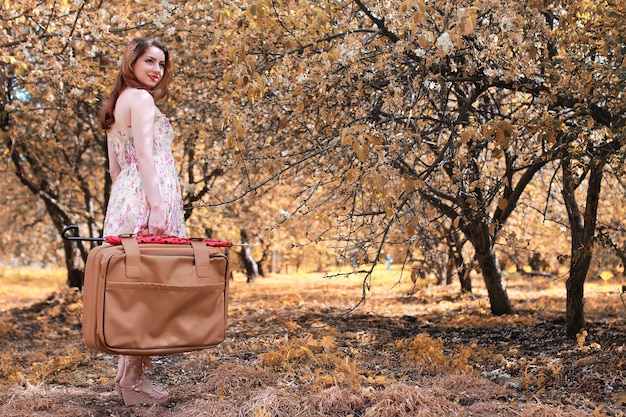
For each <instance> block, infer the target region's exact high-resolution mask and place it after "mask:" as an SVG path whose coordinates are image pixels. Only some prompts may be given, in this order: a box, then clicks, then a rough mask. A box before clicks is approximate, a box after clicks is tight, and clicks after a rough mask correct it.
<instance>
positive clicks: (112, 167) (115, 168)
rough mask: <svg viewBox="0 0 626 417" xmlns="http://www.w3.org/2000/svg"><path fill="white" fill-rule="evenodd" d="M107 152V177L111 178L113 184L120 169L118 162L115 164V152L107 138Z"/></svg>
mask: <svg viewBox="0 0 626 417" xmlns="http://www.w3.org/2000/svg"><path fill="white" fill-rule="evenodd" d="M107 152H108V154H109V155H108V157H109V175H110V176H111V181H113V182H114V183H115V180H116V179H117V176H118V175H120V171H121V170H122V168H121V167H120V164H119V162H117V158H116V157H115V151H114V150H113V144H112V143H111V141H110V140H109V139H108V138H107Z"/></svg>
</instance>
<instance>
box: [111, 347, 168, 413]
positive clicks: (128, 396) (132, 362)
mask: <svg viewBox="0 0 626 417" xmlns="http://www.w3.org/2000/svg"><path fill="white" fill-rule="evenodd" d="M146 359H148V362H146ZM149 359H150V358H146V357H141V356H124V366H125V367H126V366H132V367H133V368H134V369H135V371H136V372H137V374H138V375H139V377H138V378H137V380H136V381H135V383H134V384H133V385H131V386H130V387H123V386H121V385H120V384H119V382H116V384H115V386H116V389H117V392H118V393H119V395H120V396H121V397H122V400H124V405H126V406H131V405H153V404H162V403H164V402H165V401H167V400H168V398H169V394H168V393H167V391H164V390H162V389H160V388H158V387H156V386H154V385H152V393H151V394H149V393H147V392H145V391H144V390H143V388H144V384H145V383H146V382H148V381H147V379H146V377H145V375H144V369H145V368H148V367H150V362H149Z"/></svg>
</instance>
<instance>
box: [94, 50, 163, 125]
mask: <svg viewBox="0 0 626 417" xmlns="http://www.w3.org/2000/svg"><path fill="white" fill-rule="evenodd" d="M152 46H156V47H157V48H159V49H160V50H161V51H163V54H164V55H165V68H164V69H163V77H161V80H159V83H158V84H157V85H156V86H155V87H154V88H153V89H148V88H146V87H145V86H144V85H142V84H141V83H140V82H139V81H138V80H137V77H136V76H135V73H134V71H133V66H134V65H135V62H137V59H139V57H141V56H142V55H143V54H144V53H145V52H146V51H147V50H148V49H149V48H150V47H152ZM171 81H172V62H171V61H170V54H169V52H168V51H167V48H166V47H165V46H164V45H163V44H162V43H161V42H159V41H158V40H156V39H151V38H138V39H134V40H132V41H131V42H130V43H129V44H128V46H126V51H125V52H124V56H123V57H122V64H121V65H120V70H119V72H118V74H117V78H116V79H115V83H114V84H113V88H112V90H111V93H110V94H109V98H108V100H107V101H106V103H105V104H104V107H102V109H101V110H100V127H102V129H104V130H109V129H110V128H111V126H112V125H113V123H115V115H114V111H115V104H117V99H118V98H119V96H120V94H121V93H122V91H124V89H125V88H126V87H131V88H142V89H144V90H148V91H150V93H151V94H152V97H154V100H155V101H158V100H161V99H167V98H168V97H169V86H170V82H171Z"/></svg>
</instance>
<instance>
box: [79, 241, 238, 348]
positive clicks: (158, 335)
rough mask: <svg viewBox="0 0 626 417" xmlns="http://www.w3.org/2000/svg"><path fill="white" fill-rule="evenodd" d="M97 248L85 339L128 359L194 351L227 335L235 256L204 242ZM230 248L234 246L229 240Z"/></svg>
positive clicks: (86, 297) (89, 273) (89, 271)
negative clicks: (231, 262) (231, 258)
mask: <svg viewBox="0 0 626 417" xmlns="http://www.w3.org/2000/svg"><path fill="white" fill-rule="evenodd" d="M120 240H121V245H104V246H97V247H95V248H93V249H92V250H91V251H90V252H89V254H88V256H87V262H86V265H85V279H84V286H83V329H82V332H83V337H84V339H85V342H86V344H87V346H89V347H91V348H94V349H97V350H99V351H102V352H106V353H111V354H124V355H160V354H169V353H181V352H189V351H193V350H199V349H205V348H208V347H211V346H214V345H217V344H219V343H220V342H222V341H223V340H224V338H225V333H226V326H227V312H228V276H229V271H228V267H229V266H228V257H227V256H226V255H225V254H224V253H223V252H222V251H221V250H220V249H217V248H215V247H212V246H208V243H206V242H204V241H201V240H188V243H187V244H161V243H141V244H140V243H138V240H139V239H138V238H135V237H121V239H120ZM227 243H230V242H227Z"/></svg>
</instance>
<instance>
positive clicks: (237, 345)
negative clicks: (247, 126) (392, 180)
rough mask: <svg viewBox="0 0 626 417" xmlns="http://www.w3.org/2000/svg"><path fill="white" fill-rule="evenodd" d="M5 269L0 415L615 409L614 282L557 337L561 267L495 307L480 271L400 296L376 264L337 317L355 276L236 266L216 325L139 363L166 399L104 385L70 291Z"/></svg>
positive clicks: (397, 284)
mask: <svg viewBox="0 0 626 417" xmlns="http://www.w3.org/2000/svg"><path fill="white" fill-rule="evenodd" d="M9 275H10V274H7V273H3V275H2V278H0V284H4V281H5V280H6V281H7V282H8V281H10V280H13V282H12V283H11V284H10V285H13V286H15V287H20V286H21V287H24V288H20V289H19V290H18V289H14V290H12V291H11V292H10V293H11V294H18V295H16V296H15V297H14V296H13V295H7V294H9V293H7V292H3V293H0V300H2V301H4V299H3V297H5V296H6V297H9V298H11V297H14V298H13V300H21V301H20V302H21V303H23V307H21V308H10V309H9V308H7V309H6V310H5V311H3V312H0V343H1V348H2V350H1V352H0V386H1V387H2V392H0V415H1V416H7V417H22V416H51V417H58V416H117V417H122V416H124V417H131V416H132V417H153V416H191V415H193V416H215V417H217V416H219V417H296V416H302V417H313V416H316V417H319V416H337V417H404V416H406V417H409V416H410V417H416V416H450V417H455V416H463V417H464V416H485V417H487V416H513V417H527V416H528V417H530V416H537V417H541V416H555V417H562V416H587V415H597V416H620V415H622V416H623V415H624V408H622V404H621V402H620V398H624V399H625V400H626V382H625V381H624V380H623V373H624V372H626V352H624V348H623V342H622V340H623V339H622V338H621V337H622V336H623V332H624V330H625V329H626V326H625V325H624V306H623V305H622V304H621V300H620V297H619V294H618V293H616V291H615V288H617V287H618V283H616V282H615V283H611V282H608V283H607V282H604V281H593V282H590V283H589V285H588V286H587V295H588V299H587V311H588V317H589V318H590V328H589V332H588V333H587V334H586V335H581V337H580V338H579V340H578V341H568V340H566V339H564V338H563V335H562V331H563V322H562V317H563V314H564V307H563V300H564V294H565V290H564V284H563V282H562V280H560V279H559V280H549V279H545V278H540V279H528V278H525V279H521V278H520V277H515V276H510V277H509V278H508V282H507V285H508V291H509V294H510V296H511V298H512V300H513V303H514V305H515V307H516V309H517V310H518V314H515V315H512V316H505V317H493V316H492V315H491V314H490V313H489V308H488V307H489V306H488V300H487V297H486V292H485V290H484V288H483V287H482V286H481V285H480V281H478V280H476V281H475V287H476V291H475V293H474V294H473V295H470V296H466V295H464V296H461V295H460V294H459V291H458V287H457V286H456V285H452V286H449V287H433V286H425V287H423V288H421V289H420V290H418V291H417V292H415V294H413V296H411V297H408V296H407V294H408V293H410V292H411V291H412V283H411V282H410V281H409V280H408V277H407V276H405V278H404V279H400V272H399V271H398V270H392V271H384V270H380V271H377V272H376V274H375V275H374V277H373V279H372V284H373V290H372V292H371V293H370V294H369V296H368V299H367V301H366V303H365V304H364V305H362V306H361V307H359V309H357V310H356V311H355V312H354V313H352V314H351V315H344V313H346V312H347V311H348V310H349V309H350V308H352V307H353V306H354V305H355V304H356V303H358V302H359V299H360V289H361V282H360V279H359V278H358V277H351V278H324V277H323V276H322V275H321V274H317V275H316V274H307V275H304V274H303V275H300V276H284V275H283V276H278V275H276V276H272V277H269V278H260V279H259V280H258V281H257V282H256V283H255V284H252V285H249V284H246V283H245V282H244V278H243V277H241V276H238V275H236V276H235V281H234V282H233V283H232V284H231V297H230V298H231V303H230V308H229V314H230V319H229V331H228V337H227V339H226V340H225V341H224V342H223V343H222V344H220V345H219V346H217V347H215V348H213V349H209V350H205V351H200V352H191V353H188V354H179V355H170V356H163V357H157V358H155V369H154V371H153V372H152V374H151V376H150V377H151V379H152V380H154V381H155V382H157V383H159V384H161V385H165V386H167V387H168V390H169V391H170V393H171V401H170V402H169V403H168V404H167V405H165V406H157V407H124V406H123V404H122V403H121V402H120V400H119V398H117V395H116V394H115V392H114V389H113V381H112V379H113V376H114V372H115V358H114V357H112V356H110V355H105V354H101V353H98V352H93V351H89V350H87V349H86V348H85V347H84V344H83V342H82V340H81V336H80V314H81V309H80V306H81V297H80V294H78V293H76V292H73V291H66V290H64V289H62V290H59V288H63V278H60V277H57V278H55V279H53V278H50V279H49V280H43V281H37V284H38V285H39V288H38V290H37V291H42V292H46V293H47V294H50V293H51V292H52V294H53V295H52V296H50V297H49V298H47V299H45V300H44V297H42V298H40V299H39V300H40V301H39V302H37V303H35V304H33V303H32V301H31V299H30V298H29V297H27V295H28V294H29V292H28V291H27V289H26V288H28V287H29V286H31V285H33V282H35V280H33V279H30V278H29V279H25V280H24V281H22V282H23V283H22V284H20V281H19V279H18V278H16V275H15V274H14V275H12V276H11V277H10V278H7V277H9ZM44 275H45V274H44ZM49 275H50V276H51V275H52V274H49ZM21 276H22V277H23V274H22V275H21ZM40 276H41V275H40ZM407 281H408V282H407ZM43 282H47V284H44V283H43ZM45 285H48V287H47V289H46V290H44V289H43V288H44V287H45ZM14 302H17V301H14ZM18 304H19V303H18ZM622 394H623V396H620V395H622Z"/></svg>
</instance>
